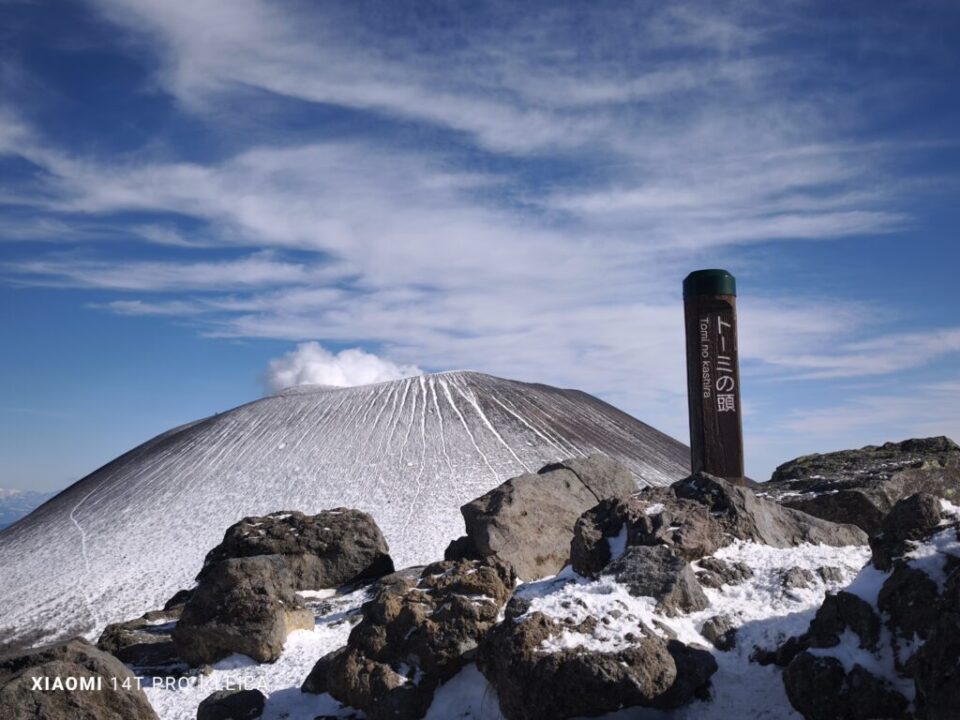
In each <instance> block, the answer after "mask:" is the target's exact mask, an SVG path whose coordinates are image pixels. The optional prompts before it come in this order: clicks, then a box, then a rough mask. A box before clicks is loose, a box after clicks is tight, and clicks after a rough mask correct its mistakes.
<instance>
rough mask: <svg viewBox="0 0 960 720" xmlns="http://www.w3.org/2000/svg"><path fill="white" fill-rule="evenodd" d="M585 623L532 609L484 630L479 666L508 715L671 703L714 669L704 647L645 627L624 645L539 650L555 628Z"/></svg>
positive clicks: (555, 717) (539, 718) (697, 688)
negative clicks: (569, 621) (565, 621)
mask: <svg viewBox="0 0 960 720" xmlns="http://www.w3.org/2000/svg"><path fill="white" fill-rule="evenodd" d="M510 615H514V617H510ZM588 620H594V623H593V624H595V623H596V621H595V619H593V618H588ZM584 624H589V623H584ZM590 630H591V629H590V627H581V626H570V625H566V624H562V623H559V622H557V621H556V620H554V619H552V618H550V617H548V616H546V615H544V614H543V613H540V612H532V613H528V614H523V615H520V616H516V614H515V613H508V617H507V619H505V620H504V621H503V622H502V623H500V624H499V625H497V626H496V627H495V628H494V629H493V630H491V631H490V632H489V633H488V634H487V637H486V639H485V640H484V641H483V643H482V644H481V646H480V651H479V653H478V657H477V665H478V667H479V668H480V670H481V672H482V673H483V674H484V676H485V677H486V678H487V680H488V681H489V682H490V684H491V685H493V687H494V688H495V689H496V691H497V697H498V699H499V701H500V710H501V712H503V714H504V716H505V717H506V718H507V719H508V720H560V719H561V718H570V717H577V716H581V715H600V714H603V713H607V712H612V711H615V710H618V709H620V708H624V707H634V706H640V707H656V708H662V709H670V708H676V707H679V706H681V705H683V704H685V703H687V702H689V701H690V700H691V699H692V698H693V697H694V696H696V695H697V694H701V693H702V691H703V690H704V689H705V688H706V686H707V684H708V683H709V680H710V676H711V675H713V673H714V672H716V669H717V664H716V661H715V660H714V659H713V657H712V655H711V654H710V653H709V652H708V651H706V650H705V649H700V648H694V647H688V646H686V645H684V644H683V643H681V642H678V641H676V640H664V639H662V638H660V637H658V636H655V635H653V634H652V633H647V632H644V631H643V628H639V629H638V634H639V633H642V635H641V636H638V637H635V638H632V640H631V641H630V642H629V643H628V644H626V646H625V647H623V648H620V649H614V650H611V651H608V652H599V651H596V650H590V649H588V648H586V647H574V648H565V649H554V650H550V651H545V650H544V649H543V647H544V643H546V642H548V641H550V640H551V639H552V638H555V637H556V636H558V635H560V634H561V633H567V634H568V635H569V634H575V633H577V632H582V633H583V634H589V632H590Z"/></svg>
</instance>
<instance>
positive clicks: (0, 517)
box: [0, 488, 56, 530]
mask: <svg viewBox="0 0 960 720" xmlns="http://www.w3.org/2000/svg"><path fill="white" fill-rule="evenodd" d="M54 495H56V493H55V492H35V491H33V490H13V489H7V488H0V530H3V529H4V528H6V527H9V526H10V525H13V523H15V522H16V521H17V520H19V519H20V518H22V517H23V516H24V515H26V514H27V513H29V512H30V511H31V510H33V509H34V508H36V507H39V506H40V505H42V504H43V503H45V502H46V501H47V500H49V499H50V498H52V497H53V496H54Z"/></svg>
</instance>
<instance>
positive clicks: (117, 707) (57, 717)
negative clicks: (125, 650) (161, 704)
mask: <svg viewBox="0 0 960 720" xmlns="http://www.w3.org/2000/svg"><path fill="white" fill-rule="evenodd" d="M35 681H36V682H39V683H40V684H41V686H42V687H45V688H47V689H44V690H37V689H35V688H34V684H35ZM0 708H2V715H3V718H4V720H28V719H29V720H36V719H37V718H42V719H43V720H77V719H78V718H83V720H116V719H117V718H124V720H157V715H156V713H155V712H154V711H153V708H151V707H150V703H149V702H148V701H147V697H146V695H145V694H144V692H143V691H142V690H140V689H139V686H138V685H137V679H136V677H134V675H133V673H131V672H130V671H129V670H128V669H127V668H126V667H125V666H124V664H123V663H122V662H120V661H119V660H117V658H115V657H113V656H112V655H110V654H108V653H105V652H103V651H102V650H99V649H97V648H96V647H94V646H93V645H91V644H90V643H88V642H87V641H86V640H83V639H82V638H76V639H74V640H70V641H68V642H65V643H58V644H56V645H47V646H45V647H40V648H35V649H32V650H28V651H25V652H20V653H12V654H7V655H0Z"/></svg>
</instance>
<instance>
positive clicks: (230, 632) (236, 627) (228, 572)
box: [172, 555, 314, 666]
mask: <svg viewBox="0 0 960 720" xmlns="http://www.w3.org/2000/svg"><path fill="white" fill-rule="evenodd" d="M313 626H314V616H313V613H312V612H311V611H310V610H308V609H307V608H306V607H305V606H304V605H303V602H302V600H301V599H300V598H299V597H298V596H297V594H296V592H294V589H293V588H292V587H291V585H290V581H289V573H288V566H287V563H286V561H285V559H284V558H283V557H281V556H278V555H259V556H256V557H241V558H229V559H227V560H223V561H221V562H218V563H215V564H213V565H209V566H208V567H207V568H206V569H205V570H204V572H203V573H202V577H201V580H200V584H199V585H198V586H197V588H196V590H194V592H193V594H192V595H191V597H190V599H189V600H188V601H187V604H186V605H185V606H184V608H183V612H182V614H181V616H180V620H179V622H177V625H176V627H175V628H174V629H173V634H172V637H173V642H174V644H175V646H176V649H177V654H178V655H179V656H180V657H181V658H183V659H184V660H185V661H186V662H187V663H189V664H190V665H194V666H196V665H204V664H209V663H213V662H216V661H217V660H220V659H222V658H224V657H226V656H227V655H230V654H231V653H242V654H244V655H247V656H249V657H251V658H253V659H254V660H257V661H258V662H273V661H274V660H276V659H277V658H278V657H279V656H280V653H281V651H282V650H283V643H284V641H285V640H286V638H287V635H289V634H290V633H291V632H293V631H294V630H301V629H303V630H312V629H313Z"/></svg>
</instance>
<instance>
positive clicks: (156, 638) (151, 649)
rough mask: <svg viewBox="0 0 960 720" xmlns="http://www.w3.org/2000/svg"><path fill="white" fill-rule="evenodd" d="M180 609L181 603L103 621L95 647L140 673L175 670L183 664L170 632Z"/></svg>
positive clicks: (169, 673) (167, 673) (156, 673)
mask: <svg viewBox="0 0 960 720" xmlns="http://www.w3.org/2000/svg"><path fill="white" fill-rule="evenodd" d="M182 611H183V606H182V605H175V606H173V607H172V608H171V609H170V610H153V611H151V612H148V613H144V614H143V615H141V616H140V617H138V618H135V619H134V620H127V621H125V622H119V623H113V624H111V625H107V627H106V628H104V630H103V632H102V633H101V634H100V639H99V640H98V641H97V647H98V648H100V649H101V650H103V651H105V652H108V653H110V654H111V655H113V656H114V657H116V658H117V659H118V660H120V661H122V662H124V663H127V664H128V665H133V666H134V667H136V669H137V672H138V673H140V674H142V675H172V674H177V673H178V672H179V671H180V670H181V669H183V668H185V666H184V664H183V661H182V660H181V659H180V656H179V655H178V654H177V648H176V645H174V643H173V638H172V636H171V633H172V632H173V628H174V626H175V625H176V623H177V620H179V619H180V613H181V612H182Z"/></svg>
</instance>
